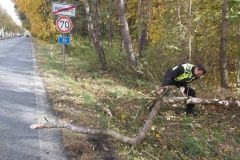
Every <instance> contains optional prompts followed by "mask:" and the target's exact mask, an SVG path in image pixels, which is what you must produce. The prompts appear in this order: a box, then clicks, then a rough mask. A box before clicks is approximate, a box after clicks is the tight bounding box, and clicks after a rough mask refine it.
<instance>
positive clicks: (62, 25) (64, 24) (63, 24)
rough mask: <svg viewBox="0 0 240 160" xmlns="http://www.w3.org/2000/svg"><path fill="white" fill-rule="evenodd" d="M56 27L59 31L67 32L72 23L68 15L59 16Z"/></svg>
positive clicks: (70, 28)
mask: <svg viewBox="0 0 240 160" xmlns="http://www.w3.org/2000/svg"><path fill="white" fill-rule="evenodd" d="M56 27H57V29H58V30H59V31H60V32H61V33H69V32H70V31H71V30H72V27H73V24H72V21H71V19H70V18H69V17H66V16H61V17H59V18H58V19H57V20H56Z"/></svg>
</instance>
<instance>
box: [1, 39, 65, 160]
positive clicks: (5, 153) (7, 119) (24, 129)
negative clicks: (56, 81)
mask: <svg viewBox="0 0 240 160" xmlns="http://www.w3.org/2000/svg"><path fill="white" fill-rule="evenodd" d="M44 116H45V117H47V118H48V119H50V120H55V119H54V116H53V115H52V113H51V105H50V104H49V103H48V99H47V96H46V92H45V90H44V86H43V82H42V79H41V77H39V76H38V74H37V65H36V60H35V56H34V49H33V47H32V42H31V38H28V37H18V38H12V39H6V40H0V160H35V159H37V160H40V159H41V160H45V159H46V160H47V159H48V160H65V159H67V158H66V154H65V151H64V149H63V146H62V138H61V137H62V136H61V132H60V130H58V129H43V130H31V129H30V128H29V126H30V125H31V124H34V123H41V122H44Z"/></svg>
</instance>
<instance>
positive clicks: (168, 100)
mask: <svg viewBox="0 0 240 160" xmlns="http://www.w3.org/2000/svg"><path fill="white" fill-rule="evenodd" d="M170 89H171V88H170V87H164V88H162V89H161V90H159V92H158V93H159V94H158V95H157V97H156V99H157V101H156V103H155V104H154V107H153V108H152V110H151V112H150V114H149V116H148V118H147V119H146V121H145V123H144V125H143V127H142V128H140V129H139V131H138V133H137V134H136V136H135V137H133V138H131V137H128V136H124V135H121V134H120V133H118V132H116V131H113V130H110V129H95V128H85V127H81V126H75V125H72V124H70V123H66V122H55V123H53V122H49V121H47V120H46V121H47V123H43V124H33V125H31V126H30V128H31V129H41V128H65V129H68V130H71V131H72V132H76V133H80V134H94V135H96V134H103V135H107V136H110V137H113V138H115V139H117V140H120V141H122V142H124V143H128V144H130V145H132V146H136V145H137V144H139V143H141V142H142V141H143V139H144V138H145V137H146V134H147V132H148V131H149V129H150V128H151V126H152V123H153V121H154V119H155V118H156V116H157V115H158V114H159V112H160V108H161V107H162V106H163V105H162V104H173V103H180V102H185V103H187V104H188V103H194V104H214V105H223V106H238V107H239V106H240V101H237V100H221V99H203V98H193V97H164V95H165V94H166V93H168V92H169V90H170Z"/></svg>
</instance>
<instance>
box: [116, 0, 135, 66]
mask: <svg viewBox="0 0 240 160" xmlns="http://www.w3.org/2000/svg"><path fill="white" fill-rule="evenodd" d="M124 4H125V1H124V0H117V8H118V14H119V20H120V25H121V34H122V37H123V42H124V46H125V49H126V52H127V57H128V64H129V67H130V68H132V67H135V66H136V59H135V55H134V52H133V45H132V41H131V36H130V31H129V26H128V22H127V18H126V16H125V7H124Z"/></svg>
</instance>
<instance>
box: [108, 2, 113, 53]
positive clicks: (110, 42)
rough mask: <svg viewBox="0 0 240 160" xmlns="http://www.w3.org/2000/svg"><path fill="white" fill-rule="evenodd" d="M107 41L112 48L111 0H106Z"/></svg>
mask: <svg viewBox="0 0 240 160" xmlns="http://www.w3.org/2000/svg"><path fill="white" fill-rule="evenodd" d="M108 3H109V5H108V41H109V42H108V43H109V47H110V48H112V38H113V24H112V17H113V0H108Z"/></svg>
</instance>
